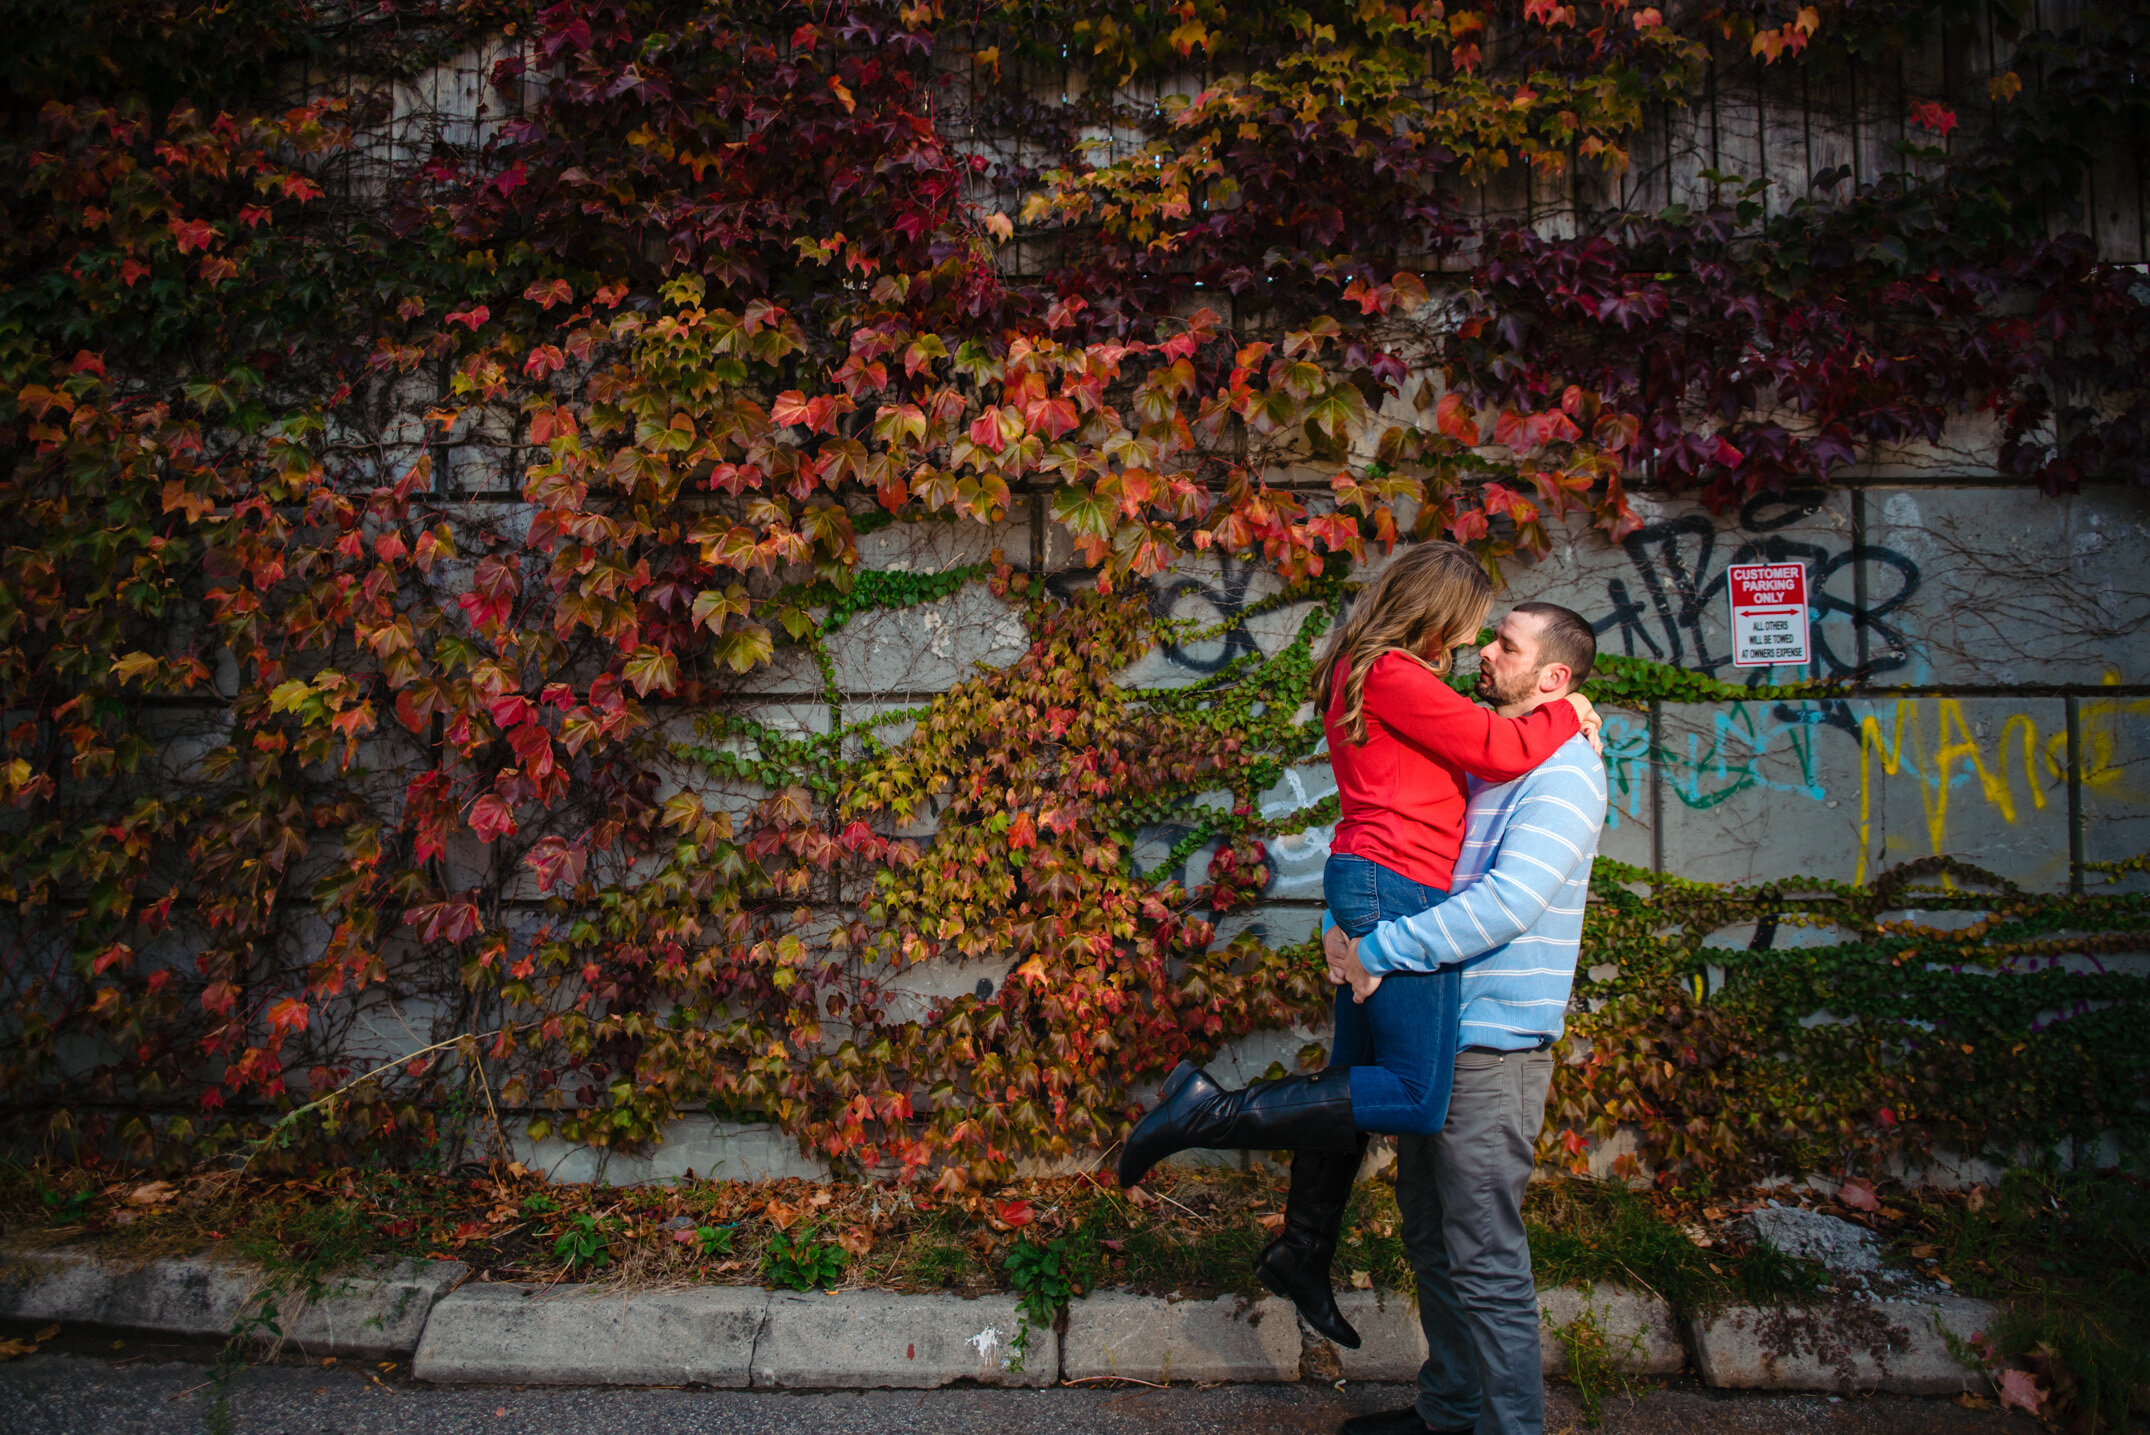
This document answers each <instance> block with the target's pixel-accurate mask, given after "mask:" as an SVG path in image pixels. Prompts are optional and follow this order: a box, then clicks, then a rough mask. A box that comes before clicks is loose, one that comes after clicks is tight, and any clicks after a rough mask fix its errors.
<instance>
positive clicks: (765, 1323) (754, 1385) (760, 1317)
mask: <svg viewBox="0 0 2150 1435" xmlns="http://www.w3.org/2000/svg"><path fill="white" fill-rule="evenodd" d="M769 1305H770V1302H769V1300H768V1299H766V1298H765V1299H763V1301H762V1303H761V1310H760V1312H759V1313H758V1314H757V1315H756V1317H755V1320H754V1339H753V1340H752V1341H751V1342H749V1344H748V1345H747V1383H746V1388H747V1389H749V1390H767V1389H770V1388H771V1387H769V1386H767V1385H763V1384H762V1383H761V1381H760V1380H759V1379H758V1378H757V1377H758V1375H759V1372H758V1371H756V1370H755V1369H754V1357H755V1356H757V1355H759V1354H761V1337H762V1332H763V1331H765V1330H767V1329H768V1328H769Z"/></svg>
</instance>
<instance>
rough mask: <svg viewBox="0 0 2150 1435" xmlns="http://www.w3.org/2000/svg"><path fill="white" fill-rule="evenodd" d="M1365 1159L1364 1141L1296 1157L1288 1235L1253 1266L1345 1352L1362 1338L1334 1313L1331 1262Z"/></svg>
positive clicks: (1257, 1274) (1287, 1214) (1265, 1282)
mask: <svg viewBox="0 0 2150 1435" xmlns="http://www.w3.org/2000/svg"><path fill="white" fill-rule="evenodd" d="M1365 1156H1366V1137H1364V1136H1363V1135H1362V1136H1360V1137H1359V1139H1358V1141H1357V1143H1356V1144H1355V1145H1354V1146H1353V1148H1352V1149H1351V1150H1349V1151H1296V1152H1294V1153H1292V1163H1291V1192H1290V1194H1289V1195H1287V1196H1286V1197H1285V1198H1284V1233H1283V1234H1282V1235H1280V1236H1278V1237H1277V1238H1276V1239H1275V1240H1273V1241H1271V1242H1270V1243H1269V1249H1267V1250H1265V1251H1263V1252H1262V1253H1261V1255H1260V1256H1258V1257H1256V1258H1255V1261H1254V1275H1255V1278H1256V1279H1258V1280H1259V1281H1261V1283H1262V1284H1263V1285H1265V1286H1267V1287H1269V1289H1270V1290H1272V1291H1275V1292H1276V1293H1277V1294H1278V1295H1280V1296H1283V1297H1285V1298H1286V1299H1287V1300H1289V1301H1290V1302H1291V1303H1292V1304H1293V1305H1295V1306H1297V1307H1299V1314H1300V1315H1301V1316H1303V1317H1304V1318H1305V1320H1306V1323H1307V1324H1308V1325H1310V1326H1312V1327H1314V1329H1315V1330H1317V1331H1319V1332H1320V1333H1321V1334H1323V1335H1325V1336H1327V1337H1328V1338H1329V1339H1331V1340H1333V1341H1335V1342H1336V1343H1337V1344H1338V1345H1341V1346H1343V1347H1344V1348H1345V1349H1346V1350H1357V1349H1358V1348H1359V1333H1358V1332H1357V1331H1356V1330H1353V1329H1352V1328H1351V1322H1350V1321H1348V1320H1346V1319H1344V1313H1343V1312H1342V1311H1340V1310H1338V1309H1337V1308H1336V1292H1335V1290H1334V1289H1333V1288H1332V1287H1331V1286H1330V1284H1329V1262H1330V1261H1331V1260H1333V1259H1334V1258H1335V1256H1336V1243H1337V1240H1338V1239H1339V1238H1340V1237H1341V1235H1342V1234H1343V1229H1344V1207H1346V1206H1347V1205H1349V1204H1350V1203H1351V1183H1352V1181H1353V1180H1354V1179H1355V1178H1356V1177H1357V1176H1358V1174H1359V1163H1360V1162H1361V1161H1362V1160H1364V1159H1365Z"/></svg>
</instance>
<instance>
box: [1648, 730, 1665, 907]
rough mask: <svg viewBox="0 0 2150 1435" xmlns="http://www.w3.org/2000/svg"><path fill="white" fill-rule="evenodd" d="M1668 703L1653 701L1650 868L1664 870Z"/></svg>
mask: <svg viewBox="0 0 2150 1435" xmlns="http://www.w3.org/2000/svg"><path fill="white" fill-rule="evenodd" d="M1664 735H1665V705H1664V704H1663V703H1661V702H1657V701H1655V700H1652V702H1651V703H1650V747H1649V753H1650V870H1651V871H1652V872H1655V873H1657V874H1659V875H1660V876H1662V875H1663V874H1664V871H1665V762H1664V747H1663V742H1664Z"/></svg>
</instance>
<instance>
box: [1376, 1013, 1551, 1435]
mask: <svg viewBox="0 0 2150 1435" xmlns="http://www.w3.org/2000/svg"><path fill="white" fill-rule="evenodd" d="M1552 1081H1553V1056H1552V1053H1551V1052H1548V1051H1525V1052H1509V1053H1506V1054H1499V1053H1492V1052H1484V1051H1469V1050H1467V1051H1464V1052H1461V1053H1459V1054H1458V1055H1457V1057H1456V1089H1455V1095H1454V1096H1452V1097H1451V1098H1450V1099H1449V1103H1448V1121H1447V1124H1446V1125H1444V1126H1443V1127H1442V1128H1441V1132H1440V1134H1439V1135H1438V1136H1402V1137H1399V1138H1397V1142H1396V1204H1397V1206H1398V1207H1399V1208H1400V1209H1401V1211H1402V1213H1403V1241H1404V1250H1405V1251H1406V1253H1407V1254H1408V1255H1409V1256H1410V1259H1411V1268H1412V1269H1413V1270H1414V1271H1416V1272H1417V1274H1418V1319H1419V1324H1420V1326H1421V1327H1423V1328H1424V1330H1425V1332H1426V1346H1427V1350H1428V1352H1429V1353H1428V1355H1427V1357H1426V1364H1425V1365H1424V1367H1422V1368H1421V1369H1420V1371H1419V1373H1418V1413H1419V1416H1420V1418H1421V1419H1423V1420H1425V1421H1426V1423H1427V1424H1429V1425H1431V1426H1432V1427H1433V1428H1434V1429H1436V1430H1472V1429H1475V1430H1476V1431H1477V1435H1539V1432H1540V1431H1542V1430H1543V1429H1544V1428H1545V1378H1544V1374H1543V1367H1542V1365H1541V1364H1540V1356H1539V1352H1538V1287H1537V1283H1536V1282H1535V1281H1534V1280H1533V1279H1532V1278H1531V1274H1530V1243H1529V1242H1528V1241H1527V1240H1526V1239H1525V1238H1524V1235H1523V1188H1524V1187H1525V1186H1526V1185H1528V1184H1529V1182H1530V1171H1531V1165H1532V1146H1533V1143H1534V1142H1535V1141H1536V1140H1537V1137H1538V1127H1539V1126H1540V1125H1541V1124H1542V1123H1543V1122H1544V1120H1545V1099H1546V1093H1547V1092H1548V1091H1549V1090H1550V1089H1551V1086H1552Z"/></svg>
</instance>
